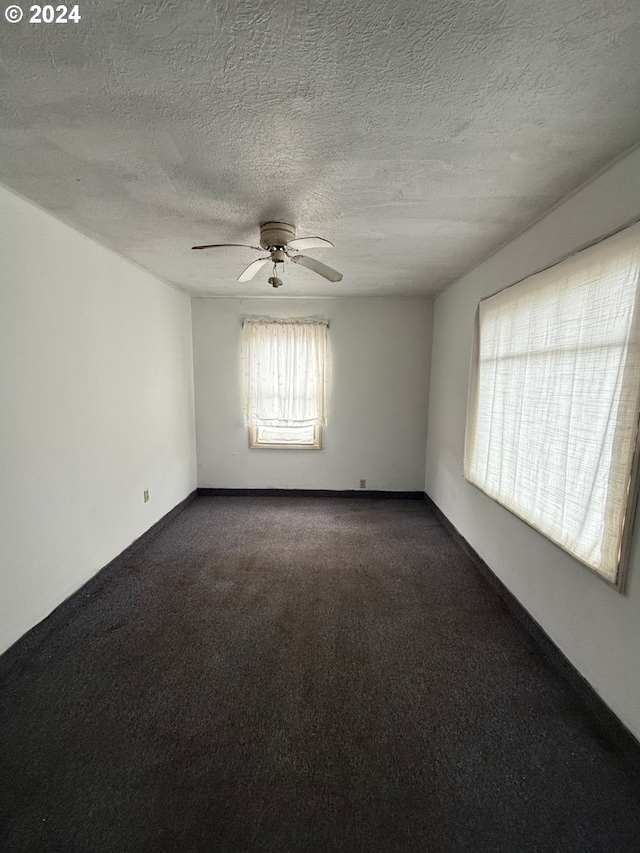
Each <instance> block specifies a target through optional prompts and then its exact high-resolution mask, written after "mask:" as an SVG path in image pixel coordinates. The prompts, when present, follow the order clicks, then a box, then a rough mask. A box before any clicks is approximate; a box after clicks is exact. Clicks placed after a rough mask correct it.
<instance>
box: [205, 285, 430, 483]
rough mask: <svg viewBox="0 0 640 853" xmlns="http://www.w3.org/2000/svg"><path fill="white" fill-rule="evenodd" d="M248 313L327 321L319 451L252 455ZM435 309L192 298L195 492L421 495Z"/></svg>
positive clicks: (400, 303)
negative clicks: (245, 353)
mask: <svg viewBox="0 0 640 853" xmlns="http://www.w3.org/2000/svg"><path fill="white" fill-rule="evenodd" d="M246 314H265V315H268V316H273V317H278V316H281V317H303V316H309V315H314V314H321V315H323V316H325V317H328V318H329V320H330V340H331V351H332V354H331V363H332V371H331V375H332V389H331V400H330V408H329V424H328V426H327V428H326V430H325V434H324V449H323V450H322V451H308V450H249V448H248V445H247V428H246V427H245V426H243V423H242V397H241V373H240V331H241V323H242V317H243V316H244V315H246ZM431 318H432V302H431V301H430V300H418V299H380V298H355V299H286V298H282V297H281V296H280V294H278V295H275V293H274V295H273V296H272V297H267V298H261V299H194V300H193V340H194V371H195V388H196V432H197V448H198V454H197V455H198V485H199V486H205V487H224V488H283V489H296V488H302V489H357V488H358V485H359V482H358V481H359V480H360V478H366V480H367V487H368V488H369V489H381V490H389V491H392V490H422V489H423V488H424V476H423V474H424V454H425V440H426V423H427V396H428V390H427V389H428V383H429V352H430V348H431Z"/></svg>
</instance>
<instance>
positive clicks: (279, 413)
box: [242, 317, 329, 427]
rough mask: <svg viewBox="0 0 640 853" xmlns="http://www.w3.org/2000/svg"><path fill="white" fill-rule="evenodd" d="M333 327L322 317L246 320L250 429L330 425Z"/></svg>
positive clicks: (247, 417)
mask: <svg viewBox="0 0 640 853" xmlns="http://www.w3.org/2000/svg"><path fill="white" fill-rule="evenodd" d="M328 328H329V322H328V320H325V319H324V318H321V317H299V318H293V319H284V320H281V319H274V318H272V317H246V318H245V319H244V321H243V324H242V363H243V373H244V388H245V407H244V422H245V425H246V426H271V427H303V426H325V425H326V422H327V383H328V355H329V352H328Z"/></svg>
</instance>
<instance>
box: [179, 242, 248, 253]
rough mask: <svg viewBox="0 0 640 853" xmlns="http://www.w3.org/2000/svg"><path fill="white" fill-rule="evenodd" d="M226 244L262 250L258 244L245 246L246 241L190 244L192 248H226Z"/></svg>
mask: <svg viewBox="0 0 640 853" xmlns="http://www.w3.org/2000/svg"><path fill="white" fill-rule="evenodd" d="M227 246H238V247H239V248H240V249H255V250H256V252H262V251H263V249H261V248H260V246H247V245H246V243H209V244H208V245H207V246H192V247H191V248H192V249H226V248H227Z"/></svg>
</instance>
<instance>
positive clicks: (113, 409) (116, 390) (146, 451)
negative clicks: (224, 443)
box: [0, 190, 196, 650]
mask: <svg viewBox="0 0 640 853" xmlns="http://www.w3.org/2000/svg"><path fill="white" fill-rule="evenodd" d="M0 205H1V209H2V245H1V249H0V251H1V252H2V267H1V275H2V285H1V289H0V300H1V307H0V334H1V342H0V347H1V350H0V352H1V355H0V398H1V409H0V429H1V442H0V501H1V511H0V584H1V587H2V588H1V594H0V650H3V649H5V648H7V647H8V646H9V645H11V643H13V642H14V641H15V640H16V639H18V637H19V636H20V635H21V634H23V633H24V632H25V631H27V630H28V629H29V628H31V627H32V626H33V625H35V624H36V623H37V622H39V621H40V620H41V619H43V618H44V617H45V616H46V615H47V614H48V613H49V612H50V611H51V610H53V609H54V608H55V607H56V606H57V605H58V604H59V603H60V602H61V601H63V600H64V599H65V598H66V597H67V596H69V595H70V594H71V593H72V592H73V591H74V590H76V589H77V588H78V587H79V586H81V585H82V584H83V583H84V582H85V581H86V580H87V579H88V578H89V577H91V576H92V575H93V574H94V573H95V572H96V571H97V570H98V569H100V568H102V566H104V565H105V564H106V563H108V562H109V560H111V559H112V558H113V557H115V556H116V555H117V554H118V553H120V552H121V551H122V550H123V549H124V548H126V547H127V546H128V545H129V544H130V543H131V542H132V541H133V540H135V539H136V538H137V537H138V536H140V535H141V534H142V533H144V531H145V530H147V529H148V528H149V527H151V525H152V524H154V523H155V522H156V521H157V520H158V519H159V518H160V517H161V516H163V515H164V514H165V513H166V512H168V511H169V510H170V509H172V508H173V507H174V506H175V505H176V504H177V503H178V502H179V501H181V500H182V499H183V498H184V497H186V496H187V495H188V494H189V493H190V492H191V491H192V490H193V489H194V488H195V479H196V475H195V431H194V411H193V364H192V345H191V313H190V305H189V298H188V297H187V296H184V295H183V294H181V293H178V291H176V290H174V289H173V288H171V287H169V286H168V285H166V284H164V283H163V282H161V281H160V280H158V279H156V278H155V277H153V276H152V275H150V274H148V273H146V272H144V271H143V270H142V269H140V268H138V267H136V266H134V265H133V264H131V263H130V262H128V261H126V260H124V259H123V258H121V257H119V256H117V255H115V254H113V253H112V252H110V251H108V250H107V249H105V248H103V247H101V246H99V245H97V244H95V243H93V242H92V241H90V240H89V239H87V238H85V237H82V236H81V235H79V234H78V233H76V232H75V231H73V230H71V229H70V228H68V227H67V226H65V225H63V224H61V223H60V222H58V221H57V220H56V219H54V218H52V217H51V216H49V215H48V214H46V213H44V212H42V211H41V210H39V209H38V208H36V207H34V206H32V205H30V204H28V203H27V202H25V201H23V200H22V199H20V198H17V197H16V196H14V195H12V194H11V193H9V192H6V191H5V190H0ZM146 488H148V489H149V490H150V501H149V503H147V504H145V503H143V497H142V495H143V490H144V489H146Z"/></svg>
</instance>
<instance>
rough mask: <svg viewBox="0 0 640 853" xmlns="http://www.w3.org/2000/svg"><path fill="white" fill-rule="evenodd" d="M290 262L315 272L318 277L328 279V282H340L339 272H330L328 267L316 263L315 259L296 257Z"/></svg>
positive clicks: (303, 256) (318, 262)
mask: <svg viewBox="0 0 640 853" xmlns="http://www.w3.org/2000/svg"><path fill="white" fill-rule="evenodd" d="M291 260H292V261H293V262H294V264H300V266H302V267H306V268H307V269H308V270H311V271H312V272H317V273H318V275H321V276H323V277H324V278H327V279H329V281H342V273H341V272H337V270H332V269H331V267H328V266H327V265H326V264H321V263H320V261H316V259H315V258H308V257H307V256H306V255H296V256H295V257H294V258H291Z"/></svg>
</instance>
